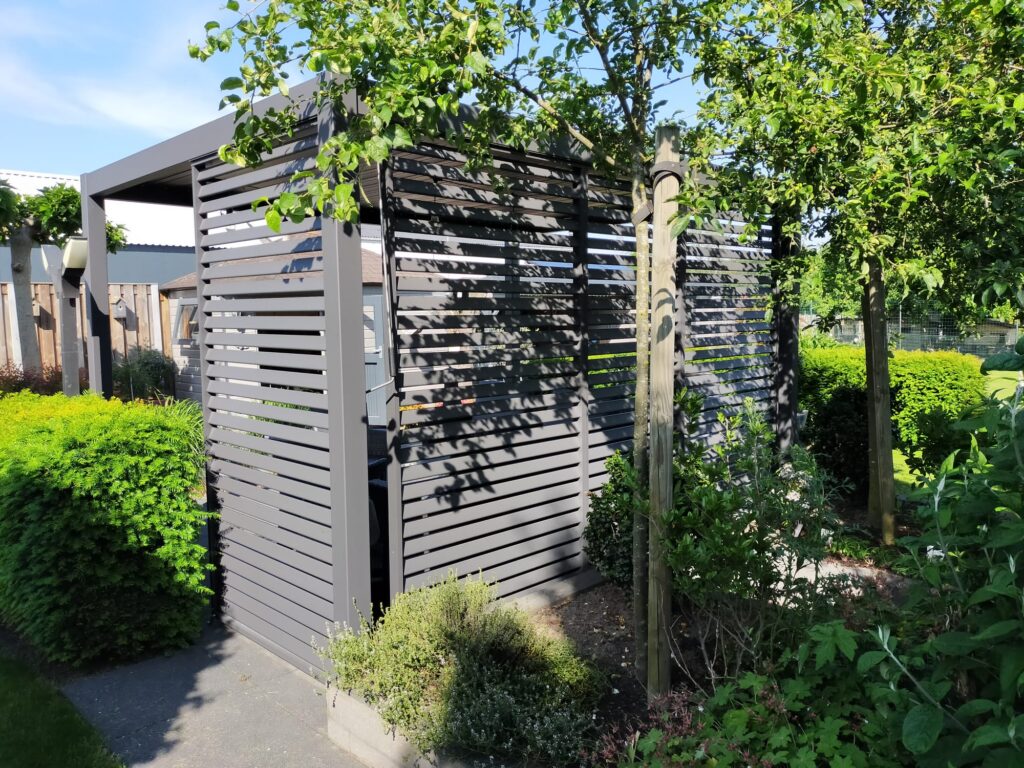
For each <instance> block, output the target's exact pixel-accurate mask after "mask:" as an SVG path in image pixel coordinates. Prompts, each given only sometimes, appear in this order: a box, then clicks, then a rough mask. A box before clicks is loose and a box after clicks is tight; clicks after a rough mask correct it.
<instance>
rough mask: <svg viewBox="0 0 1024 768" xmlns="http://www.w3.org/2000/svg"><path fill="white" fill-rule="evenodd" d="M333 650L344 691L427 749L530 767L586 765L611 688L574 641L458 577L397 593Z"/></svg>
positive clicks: (341, 634) (328, 654) (337, 679)
mask: <svg viewBox="0 0 1024 768" xmlns="http://www.w3.org/2000/svg"><path fill="white" fill-rule="evenodd" d="M325 656H326V657H327V659H328V660H329V661H330V662H331V663H332V665H333V669H334V680H333V682H334V684H335V685H337V687H338V688H339V689H341V690H343V691H348V692H351V693H353V694H355V695H357V696H359V697H361V698H362V699H364V700H365V701H366V702H367V703H368V704H370V705H371V706H372V707H374V708H375V709H376V710H377V712H378V713H379V714H380V716H381V717H382V718H383V720H384V721H385V722H386V723H387V724H388V725H390V726H392V727H394V728H397V729H398V730H399V731H400V732H401V733H402V734H403V735H405V736H406V738H408V739H409V740H410V741H412V742H413V743H414V744H415V745H416V746H417V747H418V748H419V749H421V750H423V751H424V752H429V751H442V752H457V753H462V754H463V755H468V756H470V757H482V758H485V759H487V760H491V759H492V758H493V759H499V758H511V759H513V760H515V761H517V762H518V761H522V760H526V761H528V763H529V764H531V765H533V764H539V765H546V766H561V765H578V764H579V759H580V755H581V753H582V749H583V748H584V746H585V739H586V738H587V736H588V734H589V733H590V731H591V730H592V728H593V716H594V707H595V706H596V703H597V700H598V698H599V697H600V693H601V687H602V686H601V681H600V678H599V677H598V675H597V674H596V672H595V671H594V670H593V669H592V668H591V667H590V666H589V665H588V664H587V663H586V662H584V661H583V660H582V659H580V658H579V657H578V656H577V655H576V654H575V652H574V650H573V648H572V646H571V645H570V644H569V643H568V642H567V641H564V640H556V639H553V638H549V637H545V636H542V635H540V634H538V632H537V631H536V629H534V628H533V627H532V626H531V625H530V624H529V623H528V622H527V619H526V617H525V615H524V614H523V613H521V612H520V611H518V610H516V609H515V608H512V607H509V606H505V605H501V604H498V603H496V602H495V601H494V596H493V592H492V590H491V588H490V587H489V586H488V585H487V584H485V583H483V582H482V581H477V580H473V579H467V580H462V581H459V580H456V579H455V577H454V576H449V577H448V579H447V580H446V581H443V582H441V583H439V584H437V585H435V586H432V587H426V588H421V589H417V590H413V591H410V592H406V593H404V594H401V595H399V596H398V597H396V598H395V600H394V601H393V602H392V604H391V606H390V607H389V608H388V609H387V611H385V613H384V615H383V616H382V617H381V618H380V619H379V620H378V621H377V622H376V623H375V624H372V625H371V624H368V623H364V625H363V627H362V630H361V632H360V633H359V634H354V633H353V632H351V631H348V630H345V631H342V632H339V633H338V634H336V635H335V636H334V637H333V638H332V639H331V641H330V643H329V645H328V647H327V649H326V650H325ZM488 764H490V763H488Z"/></svg>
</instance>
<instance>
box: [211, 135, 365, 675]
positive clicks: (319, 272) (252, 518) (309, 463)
mask: <svg viewBox="0 0 1024 768" xmlns="http://www.w3.org/2000/svg"><path fill="white" fill-rule="evenodd" d="M315 152H316V134H315V125H313V124H309V125H308V126H306V127H305V128H304V129H303V130H302V131H301V132H300V134H299V135H298V136H297V137H296V140H295V141H294V142H293V143H292V144H291V145H290V148H289V149H287V150H283V151H282V152H280V153H279V154H276V156H275V157H274V158H273V160H271V161H269V162H268V163H266V164H264V165H261V166H258V167H257V168H255V169H239V168H237V167H235V166H231V165H225V164H223V163H221V162H220V161H219V160H217V159H215V158H212V159H210V160H207V161H205V162H200V163H198V164H197V165H196V166H195V167H194V170H193V180H194V195H195V204H196V228H197V243H198V252H199V264H200V275H199V287H198V290H199V299H198V302H199V303H198V317H199V323H198V325H199V339H198V347H199V349H200V351H201V378H202V388H203V401H204V406H205V410H206V424H207V442H208V452H209V455H210V463H209V470H210V472H209V477H210V485H211V492H212V493H213V494H214V497H215V500H216V503H217V506H218V507H219V509H220V515H221V520H220V527H219V556H220V565H221V574H222V575H221V578H222V584H223V605H224V616H225V619H226V621H228V622H229V623H231V624H232V625H233V626H235V627H237V628H239V629H240V630H241V631H243V632H245V633H247V634H250V635H253V636H255V637H256V639H257V640H258V641H259V642H261V644H263V645H264V646H266V647H268V648H270V649H271V650H273V651H275V652H276V653H278V654H279V655H281V656H283V657H285V658H287V659H289V660H291V661H292V662H293V663H295V664H296V665H297V666H299V667H300V668H307V669H308V668H309V667H310V666H313V667H320V666H321V665H322V662H321V660H320V659H319V658H318V657H317V656H316V654H315V653H314V652H313V649H312V646H311V642H310V641H311V640H312V639H313V638H316V639H317V640H318V641H319V642H320V643H321V644H322V643H323V640H324V633H325V629H326V627H327V625H328V624H329V623H331V622H333V621H334V620H335V600H334V583H333V577H332V563H333V558H334V556H335V555H334V554H333V550H332V491H333V490H334V489H333V488H332V483H331V473H330V466H331V460H332V455H331V451H330V445H329V442H328V393H329V391H330V389H331V387H332V386H333V385H334V383H333V382H329V381H328V376H327V370H328V362H327V361H328V358H327V354H326V336H325V319H324V306H325V295H324V238H323V236H322V234H323V233H322V228H321V220H320V218H319V217H312V218H307V219H306V220H305V221H304V222H303V223H302V224H301V225H291V224H286V225H285V226H284V227H282V230H283V231H285V232H286V233H287V234H284V235H281V236H277V235H275V233H273V232H271V231H270V230H268V229H267V227H266V226H265V225H264V222H263V213H262V211H253V209H252V206H251V203H252V201H253V200H255V199H257V198H258V197H260V196H261V195H263V194H267V191H268V190H269V189H273V190H274V191H273V192H272V194H280V192H281V191H283V190H284V189H294V188H296V187H297V186H299V185H301V184H303V183H305V182H304V181H300V182H297V183H295V184H294V185H293V184H292V183H291V182H290V181H289V179H290V177H291V175H292V173H293V172H294V171H296V170H297V169H299V168H301V167H305V166H306V165H308V164H309V163H310V162H311V158H312V157H313V155H314V154H315ZM335 460H336V461H341V460H343V459H342V457H335ZM357 513H358V512H353V514H357ZM363 514H365V511H364V512H363ZM339 556H340V555H339Z"/></svg>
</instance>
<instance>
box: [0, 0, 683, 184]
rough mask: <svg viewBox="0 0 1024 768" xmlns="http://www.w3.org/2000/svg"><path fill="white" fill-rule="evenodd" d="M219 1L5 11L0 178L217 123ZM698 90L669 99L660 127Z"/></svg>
mask: <svg viewBox="0 0 1024 768" xmlns="http://www.w3.org/2000/svg"><path fill="white" fill-rule="evenodd" d="M223 6H224V0H133V1H132V2H129V1H128V0H0V13H2V15H0V168H9V169H14V170H25V171H39V172H45V173H68V174H74V175H78V174H81V173H83V172H86V171H91V170H94V169H96V168H99V167H101V166H103V165H106V164H107V163H110V162H113V161H114V160H117V159H119V158H121V157H124V156H126V155H129V154H131V153H132V152H136V151H138V150H140V149H143V148H145V147H148V146H150V145H152V144H155V143H157V142H159V141H161V140H163V139H166V138H170V137H171V136H175V135H177V134H178V133H181V132H182V131H185V130H188V129H189V128H193V127H195V126H196V125H199V124H201V123H203V122H206V121H207V120H210V119H211V118H213V117H216V115H217V104H218V102H219V100H220V89H219V87H218V86H219V84H220V81H221V80H222V79H223V78H225V77H227V76H228V75H230V74H234V73H235V71H236V69H237V65H238V55H237V52H235V51H232V52H230V53H228V54H220V55H218V56H214V57H213V58H212V59H211V60H210V61H207V62H205V63H200V62H197V61H193V60H192V59H190V58H189V56H188V52H187V46H188V42H189V40H190V39H191V40H193V41H198V40H199V39H201V38H202V36H203V25H204V24H205V22H206V21H208V20H210V19H214V18H217V19H222V20H223V19H226V18H229V17H231V16H233V14H229V13H228V12H226V11H224V10H223ZM695 94H696V89H695V88H694V87H693V86H692V85H690V84H689V83H680V84H677V85H675V86H673V87H672V88H668V89H665V91H663V92H661V93H660V94H659V97H660V98H667V99H669V104H668V105H666V107H665V108H663V109H662V111H661V113H662V115H663V116H666V117H667V116H669V115H671V114H672V113H673V112H676V111H677V110H678V111H680V112H681V113H682V114H683V115H692V113H693V107H694V103H695Z"/></svg>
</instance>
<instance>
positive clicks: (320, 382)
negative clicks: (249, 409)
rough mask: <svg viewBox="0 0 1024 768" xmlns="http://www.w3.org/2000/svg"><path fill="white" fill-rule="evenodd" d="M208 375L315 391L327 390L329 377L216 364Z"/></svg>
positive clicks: (207, 371)
mask: <svg viewBox="0 0 1024 768" xmlns="http://www.w3.org/2000/svg"><path fill="white" fill-rule="evenodd" d="M206 375H207V376H208V377H210V378H221V379H233V380H236V381H253V382H258V383H260V384H277V385H280V386H284V387H301V388H303V389H313V390H326V389H327V377H326V376H324V375H317V374H312V373H295V372H294V371H275V370H271V369H268V368H240V367H238V366H232V365H217V364H214V365H211V366H209V367H208V368H207V369H206Z"/></svg>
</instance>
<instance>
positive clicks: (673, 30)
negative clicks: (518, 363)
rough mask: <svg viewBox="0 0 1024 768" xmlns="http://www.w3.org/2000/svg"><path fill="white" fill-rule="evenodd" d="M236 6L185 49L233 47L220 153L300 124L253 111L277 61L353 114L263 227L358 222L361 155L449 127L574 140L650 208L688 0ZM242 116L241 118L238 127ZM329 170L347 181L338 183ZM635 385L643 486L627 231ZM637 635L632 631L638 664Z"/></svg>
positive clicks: (378, 154)
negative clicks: (464, 110) (474, 110)
mask: <svg viewBox="0 0 1024 768" xmlns="http://www.w3.org/2000/svg"><path fill="white" fill-rule="evenodd" d="M227 8H228V9H229V10H230V11H235V12H238V17H237V19H236V20H235V21H234V23H233V24H231V25H230V26H227V27H224V28H222V27H221V26H220V25H219V24H218V23H217V22H215V21H212V22H210V23H209V24H207V36H206V39H205V40H204V41H203V42H202V43H201V44H198V45H193V46H191V47H190V51H191V53H192V55H193V56H195V57H197V58H199V59H207V58H209V57H210V56H212V55H213V54H214V53H216V52H218V51H228V50H231V49H232V48H237V49H239V50H240V51H242V55H243V63H242V66H241V69H240V72H239V76H238V77H231V78H228V79H226V80H225V81H224V82H223V83H222V88H223V89H224V90H225V91H226V92H227V94H226V95H225V96H224V102H225V103H227V104H232V105H234V106H235V108H236V110H237V113H236V117H237V119H238V120H239V125H238V128H237V130H236V132H235V136H234V141H233V142H232V144H230V145H229V146H226V147H224V148H222V150H221V157H222V158H223V159H225V160H226V161H230V162H233V163H237V164H241V165H245V164H254V163H257V162H259V160H260V157H261V155H262V154H263V153H265V152H266V151H268V150H269V149H270V148H271V147H272V146H273V145H274V142H275V141H276V140H278V139H280V138H282V137H283V136H285V135H287V134H288V133H289V131H291V130H292V128H293V127H294V126H295V123H296V114H295V112H294V110H292V109H283V110H272V111H268V112H267V113H264V114H262V115H255V114H253V111H252V105H253V102H254V100H255V99H256V98H258V97H261V96H266V95H270V94H271V93H274V92H277V91H281V92H283V93H285V94H287V86H286V84H285V83H286V78H287V71H288V70H289V69H293V68H294V67H298V68H300V69H302V70H306V71H308V72H312V73H317V74H323V75H333V76H335V77H328V78H327V79H325V80H324V82H323V85H322V87H321V91H320V98H322V99H324V100H326V101H327V102H332V103H334V104H335V105H336V106H337V107H339V108H340V107H341V105H342V104H343V97H344V94H345V92H347V91H350V90H352V89H354V90H355V91H356V92H357V93H358V94H359V97H360V99H361V100H362V103H363V104H364V108H363V109H361V110H360V114H358V115H354V116H352V117H351V118H350V119H349V120H348V122H347V124H346V125H345V126H344V128H343V129H342V130H341V132H340V133H338V134H336V135H335V136H333V137H332V138H331V139H330V140H329V141H328V142H327V143H326V145H325V146H324V147H323V148H322V149H321V151H320V155H319V158H318V169H319V171H318V172H317V173H316V174H314V175H313V176H312V177H310V178H308V180H307V182H306V185H305V188H304V190H303V191H301V192H298V193H296V194H288V195H283V196H281V197H280V198H279V199H277V200H276V201H274V202H273V203H272V205H271V207H270V209H269V210H268V211H267V222H268V224H270V225H271V226H274V225H275V224H279V223H280V222H281V220H282V219H283V218H300V217H303V216H308V215H313V214H314V213H315V212H319V211H323V212H326V213H327V214H330V215H334V216H336V217H340V218H348V219H354V218H355V217H356V215H357V212H358V204H357V200H356V199H355V198H354V197H353V185H352V184H351V183H349V181H348V180H350V179H351V178H352V176H353V174H355V172H356V171H357V169H358V167H359V164H360V162H364V161H370V162H379V161H381V160H384V159H385V158H387V156H388V154H389V153H390V152H391V151H392V150H395V149H399V148H401V147H407V146H411V145H412V144H414V143H415V142H416V141H417V140H418V139H420V138H421V137H435V136H444V137H446V138H448V139H449V140H450V141H451V142H452V143H454V144H455V145H456V146H458V147H460V148H462V149H464V150H466V151H467V153H468V154H469V155H470V156H471V157H477V158H480V157H484V156H486V155H487V153H488V147H489V145H490V144H491V143H492V142H495V141H497V142H503V143H507V144H510V145H513V146H525V145H526V144H528V143H530V142H531V141H534V140H549V139H551V138H553V137H565V136H569V137H571V138H572V139H574V140H575V142H576V143H577V144H578V145H579V147H580V148H582V149H584V150H587V151H589V153H590V154H591V155H592V157H593V158H594V161H595V163H596V165H597V166H598V167H599V168H602V169H603V170H605V171H611V172H614V173H616V174H617V175H620V176H623V175H628V176H629V177H631V178H632V203H633V211H634V214H636V213H639V212H642V211H644V210H645V209H646V208H647V205H648V202H649V201H648V191H647V169H648V167H649V164H650V162H651V152H652V144H653V122H654V112H655V109H656V107H657V103H656V100H657V94H658V92H659V90H660V89H661V88H663V87H665V86H666V85H668V84H670V83H672V82H674V81H675V80H677V79H679V78H680V77H681V76H682V75H683V74H684V73H683V69H684V65H685V60H684V56H683V53H684V48H685V41H687V40H690V39H692V37H691V35H690V33H689V26H690V16H691V7H690V4H689V3H688V2H686V1H685V0H555V2H550V3H549V2H537V0H522V1H516V2H511V1H509V0H465V1H464V2H460V3H457V4H456V3H437V2H430V1H429V0H326V1H325V0H268V1H267V2H265V3H260V4H258V5H257V6H255V8H254V9H253V10H240V4H239V3H238V2H237V1H236V0H229V2H228V3H227ZM464 101H465V102H472V103H474V104H476V105H477V106H478V107H479V109H480V111H479V114H478V116H477V119H475V120H474V121H473V122H472V123H469V124H467V125H464V126H462V128H461V132H460V133H458V134H457V135H451V133H450V131H449V130H448V129H447V128H446V119H447V118H448V117H450V116H452V115H455V114H457V113H458V110H459V106H460V103H462V102H464ZM242 121H244V123H243V122H242ZM336 176H337V178H340V179H342V180H343V182H344V183H340V184H337V185H336V184H335V183H334V181H333V179H334V178H335V177H336ZM637 235H638V236H637V241H638V243H637V251H638V252H637V286H638V288H637V323H636V326H637V330H636V334H637V394H636V421H635V423H636V432H635V448H634V461H635V464H636V467H637V470H638V477H640V478H641V480H642V481H645V480H646V467H647V424H648V408H649V405H648V379H647V377H648V365H649V358H648V351H649V316H648V312H649V308H648V304H649V295H648V293H649V289H648V274H649V254H648V244H647V239H648V238H647V229H646V227H645V226H640V227H638V229H637ZM636 518H637V525H638V528H637V530H635V531H634V538H635V555H636V558H637V560H638V562H637V567H636V568H635V574H636V579H637V585H636V588H635V589H634V599H635V601H636V608H637V610H638V611H639V613H638V614H637V619H638V623H640V624H642V619H643V617H644V615H645V613H644V611H645V610H646V609H645V608H644V607H643V606H644V603H645V598H646V594H647V589H646V582H645V581H644V578H643V577H644V575H645V574H646V567H645V566H642V565H641V563H640V561H641V560H644V559H645V558H646V554H647V541H648V533H647V531H646V528H645V527H644V525H645V522H646V520H645V518H644V516H643V515H639V514H638V515H636ZM645 636H646V630H645V629H644V628H643V627H642V626H638V627H637V638H638V643H637V645H638V646H639V647H640V649H639V653H640V655H641V658H639V660H638V661H639V665H640V666H641V667H643V666H644V665H645V662H644V659H643V657H642V654H643V650H642V649H643V644H642V642H641V639H642V638H644V637H645Z"/></svg>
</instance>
